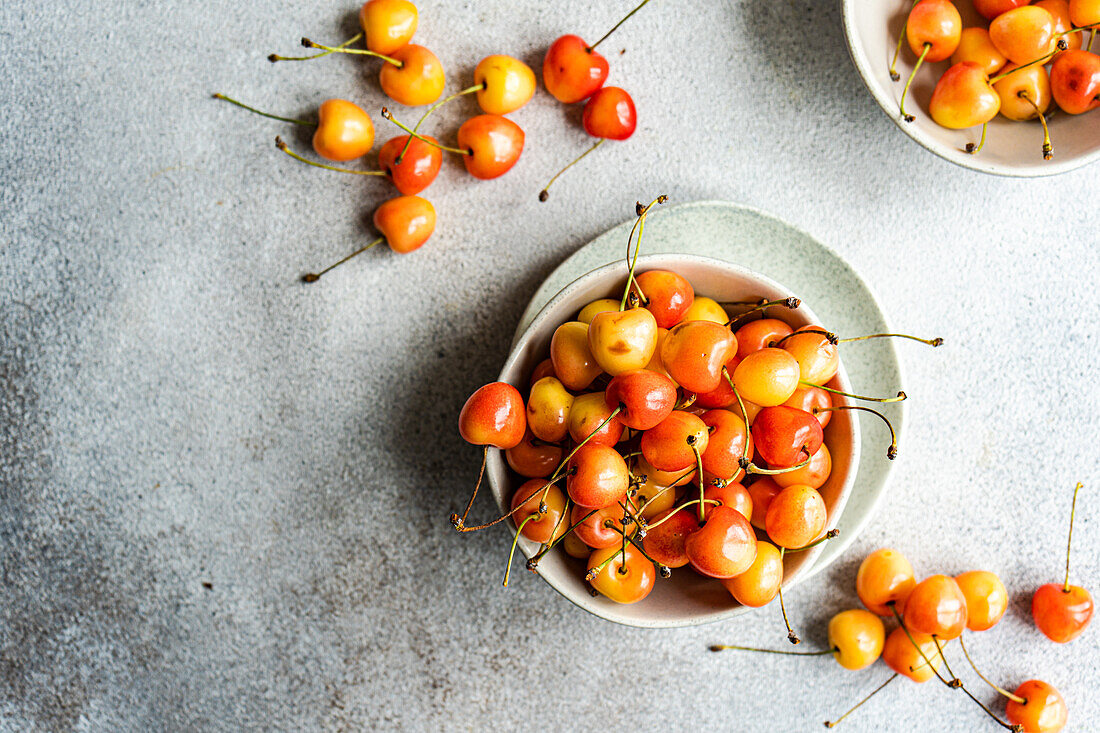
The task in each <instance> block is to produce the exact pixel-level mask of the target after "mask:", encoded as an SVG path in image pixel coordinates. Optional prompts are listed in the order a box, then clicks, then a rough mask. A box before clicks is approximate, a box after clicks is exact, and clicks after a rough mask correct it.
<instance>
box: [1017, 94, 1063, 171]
mask: <svg viewBox="0 0 1100 733" xmlns="http://www.w3.org/2000/svg"><path fill="white" fill-rule="evenodd" d="M1016 96H1017V97H1019V98H1020V99H1022V100H1024V101H1025V102H1027V103H1028V104H1030V105H1031V107H1032V108H1033V109H1034V110H1035V114H1037V115H1038V116H1039V124H1041V125H1042V126H1043V160H1050V159H1051V158H1053V157H1054V146H1053V145H1051V144H1050V129H1049V128H1048V127H1047V117H1046V115H1044V114H1043V110H1041V109H1039V105H1037V104H1035V100H1033V99H1032V98H1031V97H1030V96H1028V93H1027V90H1026V89H1021V90H1020V91H1018V92H1016Z"/></svg>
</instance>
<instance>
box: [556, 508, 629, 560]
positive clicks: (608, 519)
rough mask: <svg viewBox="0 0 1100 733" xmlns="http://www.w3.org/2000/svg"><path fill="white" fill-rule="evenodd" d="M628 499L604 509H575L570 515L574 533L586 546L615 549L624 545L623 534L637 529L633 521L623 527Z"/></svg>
mask: <svg viewBox="0 0 1100 733" xmlns="http://www.w3.org/2000/svg"><path fill="white" fill-rule="evenodd" d="M625 502H626V497H621V501H613V502H611V503H610V504H608V505H607V506H605V507H604V508H602V509H586V508H584V507H582V506H575V507H573V512H572V514H571V515H570V517H569V518H570V521H571V526H573V527H574V529H573V532H574V533H575V534H576V535H577V537H579V538H580V539H581V541H582V542H584V544H585V545H587V546H589V547H592V548H595V549H602V548H604V547H615V546H616V545H621V544H622V539H623V535H622V532H626V533H628V534H629V533H631V532H633V531H634V530H635V529H636V524H635V523H634V522H633V521H628V522H627V523H626V525H625V526H624V525H623V520H624V519H625V518H626V510H625V509H624V508H623V506H624V505H625Z"/></svg>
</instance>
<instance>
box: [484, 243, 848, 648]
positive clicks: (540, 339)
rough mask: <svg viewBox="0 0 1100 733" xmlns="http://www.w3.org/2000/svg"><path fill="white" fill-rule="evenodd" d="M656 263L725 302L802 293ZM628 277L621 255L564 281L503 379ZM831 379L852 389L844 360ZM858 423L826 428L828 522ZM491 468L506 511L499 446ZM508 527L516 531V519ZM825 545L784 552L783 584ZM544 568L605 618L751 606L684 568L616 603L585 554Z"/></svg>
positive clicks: (514, 376) (808, 317)
mask: <svg viewBox="0 0 1100 733" xmlns="http://www.w3.org/2000/svg"><path fill="white" fill-rule="evenodd" d="M656 268H664V269H670V270H674V271H675V272H678V273H680V274H681V275H683V276H684V277H686V278H687V279H688V280H689V281H690V282H691V283H692V285H693V286H694V288H695V292H696V293H697V294H699V295H706V296H709V297H712V298H715V299H716V300H720V301H734V300H750V299H756V298H767V299H769V300H772V299H778V298H785V297H788V296H791V295H795V296H797V293H792V292H791V291H790V290H789V289H786V288H783V287H782V286H780V285H779V284H777V283H775V282H773V281H771V280H769V279H768V278H765V277H763V276H761V275H758V274H756V273H753V272H751V271H749V270H747V269H745V268H742V267H738V266H736V265H732V264H730V263H727V262H722V261H720V260H714V259H711V258H707V257H698V256H690V255H649V256H643V257H640V258H639V260H638V271H639V272H644V271H645V270H649V269H656ZM625 284H626V265H625V264H624V263H621V262H619V263H614V264H611V265H606V266H604V267H601V268H598V269H596V270H593V271H592V272H589V273H588V274H586V275H584V276H582V277H580V278H578V279H577V280H575V281H574V282H572V283H570V284H569V285H567V286H566V287H565V288H564V289H563V290H562V291H561V292H560V293H558V294H557V295H556V296H555V297H554V298H552V299H551V300H550V302H549V303H547V304H546V306H545V307H544V308H543V309H542V310H541V311H540V312H539V314H538V315H537V316H536V317H535V318H534V320H533V321H532V322H531V325H530V326H529V327H528V328H527V330H526V331H525V332H524V334H523V335H522V336H521V337H520V338H519V339H518V340H517V342H516V345H515V347H514V349H513V351H512V353H511V355H510V356H509V358H508V361H507V363H506V364H505V365H504V369H503V370H502V372H501V374H500V380H501V381H503V382H508V383H510V384H513V385H515V386H516V387H517V388H519V389H520V390H521V391H525V390H526V388H527V379H528V375H529V374H530V373H531V370H532V369H533V368H534V366H535V365H536V364H538V362H540V361H542V360H543V359H545V358H546V356H547V354H548V353H549V349H550V340H551V337H552V336H553V333H554V330H555V329H556V328H557V327H558V325H560V324H561V323H563V322H565V321H568V320H571V319H573V318H575V317H576V314H577V312H578V311H579V310H580V309H581V308H582V307H583V306H584V305H585V304H587V303H589V302H591V301H593V300H596V299H597V298H605V297H618V296H619V295H621V294H622V289H623V287H624V285H625ZM781 311H782V312H781ZM769 316H771V317H778V318H782V319H783V320H785V321H787V322H788V323H789V324H790V325H792V326H794V327H796V328H797V327H798V326H802V325H806V324H809V323H818V322H819V321H818V320H817V318H816V317H815V316H814V314H813V312H812V311H811V310H810V309H809V308H808V307H807V306H806V305H805V304H803V305H802V306H801V307H800V308H798V309H797V310H793V311H791V310H787V309H772V310H770V311H769ZM829 386H834V387H836V388H838V389H842V390H845V391H850V385H849V383H848V377H847V374H846V373H845V371H844V366H843V364H841V368H840V371H839V372H838V374H837V376H836V377H835V378H834V379H833V381H832V382H830V385H829ZM858 429H859V428H858V422H857V421H856V420H854V419H853V416H852V413H851V412H848V411H841V412H837V413H834V415H833V419H832V420H831V421H830V423H829V426H828V428H827V429H826V430H825V440H826V443H827V444H828V446H829V449H830V452H831V454H832V458H833V470H832V474H831V475H830V477H829V480H828V481H827V482H826V484H825V485H824V486H823V487H822V488H821V494H822V497H823V498H824V500H825V505H826V507H827V509H828V522H827V526H828V528H832V527H833V526H835V524H836V521H837V519H838V518H839V516H840V513H841V512H842V511H843V508H844V503H845V502H846V501H847V498H848V494H849V493H850V490H851V487H852V484H853V482H854V479H855V467H856V466H857V465H858V462H859V445H860V441H859V433H858ZM486 471H487V474H488V479H489V484H490V487H491V488H492V491H493V495H494V498H495V499H496V501H497V504H498V505H499V506H500V507H501V510H502V511H506V506H507V504H508V501H509V500H510V499H511V495H512V492H513V491H514V490H515V488H516V486H517V485H518V484H517V482H516V481H515V480H514V479H513V477H512V476H511V474H510V472H509V470H508V469H507V467H506V463H505V461H504V460H503V458H502V455H501V453H500V452H499V451H495V450H492V451H490V452H489V460H488V464H487V468H486ZM508 526H509V527H510V528H511V529H512V531H513V532H514V531H515V528H514V526H513V525H512V524H511V523H509V525H508ZM519 546H520V548H521V549H522V550H523V552H524V553H525V554H526V555H527V556H528V557H530V556H531V555H532V554H533V553H534V552H536V551H537V550H538V548H539V545H538V544H537V543H534V542H530V541H528V540H526V539H524V538H521V539H520V542H519ZM820 549H821V547H820V546H819V547H818V548H814V549H812V550H808V551H805V552H799V553H795V554H792V555H790V556H788V557H787V559H786V577H785V580H784V587H787V586H789V585H791V584H794V583H797V582H798V581H799V579H800V578H801V576H802V575H803V574H804V571H806V570H808V569H809V567H810V566H811V565H812V564H813V561H814V559H815V558H816V556H817V553H818V552H819V551H820ZM539 573H540V575H542V577H543V578H544V579H545V580H546V581H547V582H548V583H550V585H551V586H553V587H554V588H555V589H557V590H558V591H559V592H560V593H562V595H564V596H565V597H566V598H568V599H569V600H571V601H572V602H574V603H576V604H577V605H578V606H581V607H582V608H584V609H586V610H588V611H591V612H592V613H595V614H596V615H598V616H601V617H603V618H606V619H609V620H612V621H616V622H618V623H623V624H628V625H632V626H643V627H670V626H687V625H693V624H699V623H705V622H708V621H716V620H719V619H721V618H727V617H729V616H732V615H735V614H737V613H739V612H742V611H744V610H747V609H744V608H743V607H741V606H739V605H738V604H737V603H736V602H735V601H734V600H733V598H732V597H731V596H730V594H729V593H728V592H727V591H726V589H725V588H724V587H723V586H722V585H721V583H719V582H718V581H717V580H712V579H707V578H703V577H702V576H700V575H698V574H697V573H695V572H694V571H690V570H686V569H685V570H679V571H677V570H674V571H673V574H672V578H671V579H669V580H658V582H657V585H656V587H655V588H654V590H653V592H652V593H650V595H649V596H648V597H647V598H646V599H644V600H643V601H641V602H639V603H636V604H633V605H621V604H618V603H614V602H612V601H609V600H607V599H606V598H603V597H602V596H599V597H592V596H591V595H590V594H589V591H588V585H587V584H586V583H585V582H584V571H583V569H582V564H581V561H579V560H574V559H572V558H569V557H568V556H566V555H565V553H563V552H559V551H555V552H551V553H548V554H547V555H546V556H545V557H544V558H543V559H542V560H541V561H540V562H539Z"/></svg>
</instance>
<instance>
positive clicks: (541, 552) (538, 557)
mask: <svg viewBox="0 0 1100 733" xmlns="http://www.w3.org/2000/svg"><path fill="white" fill-rule="evenodd" d="M524 503H526V502H524ZM598 511H599V509H593V510H592V511H590V512H588V514H585V515H584V516H583V517H581V518H580V519H578V520H577V521H576V522H574V523H573V524H571V525H569V529H567V530H565V531H564V532H562V534H561V537H558V538H557V539H555V540H553V541H552V542H550V543H549V544H547V545H546V546H545V547H543V549H541V550H539V551H538V552H537V553H535V556H534V557H532V558H531V559H530V560H528V561H527V566H528V567H529V568H532V569H533V565H535V564H537V563H538V561H539V560H541V559H542V556H543V555H545V554H546V553H547V552H549V551H550V550H551V548H553V547H554V546H555V545H557V544H558V543H559V542H561V541H562V540H563V539H564V538H565V536H566V535H567V534H569V533H570V532H572V531H573V530H575V529H576V528H577V527H579V526H580V525H582V524H584V523H585V521H586V520H587V519H588V518H589V517H591V516H592V515H593V514H595V513H596V512H598ZM564 515H565V512H562V516H564Z"/></svg>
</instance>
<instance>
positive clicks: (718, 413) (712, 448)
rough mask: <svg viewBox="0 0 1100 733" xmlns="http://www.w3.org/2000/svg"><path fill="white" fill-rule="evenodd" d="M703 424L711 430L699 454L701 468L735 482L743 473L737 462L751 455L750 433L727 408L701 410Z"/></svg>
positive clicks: (741, 421) (743, 423)
mask: <svg viewBox="0 0 1100 733" xmlns="http://www.w3.org/2000/svg"><path fill="white" fill-rule="evenodd" d="M701 417H702V421H703V424H704V425H706V426H707V427H708V428H710V429H711V433H710V437H709V438H708V440H707V447H706V450H704V451H703V452H702V453H703V470H704V471H708V472H709V473H711V474H713V475H715V476H717V477H718V478H720V479H724V480H729V481H736V480H738V479H740V478H741V476H743V475H744V472H743V471H742V470H741V466H740V461H741V460H742V459H744V458H745V457H746V456H751V455H752V450H753V444H752V435H751V434H750V432H749V430H748V429H747V428H746V427H745V422H744V421H743V420H742V419H741V418H740V417H738V416H737V415H734V414H733V413H732V412H730V411H729V410H709V411H707V412H705V413H703V415H702V416H701Z"/></svg>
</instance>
